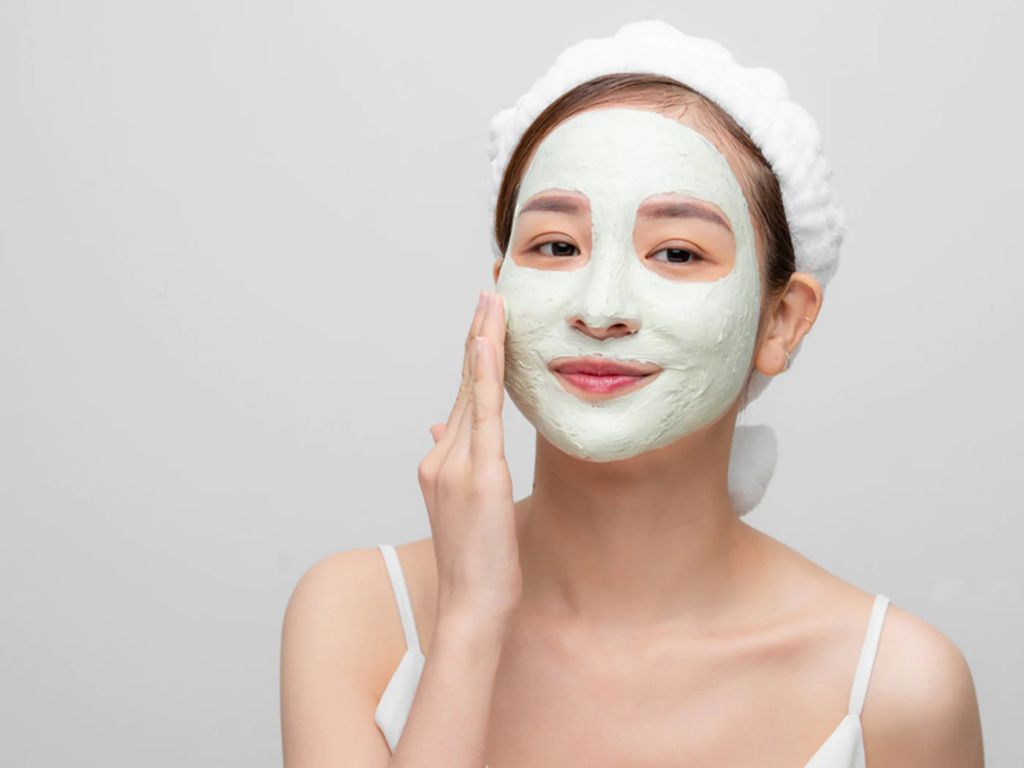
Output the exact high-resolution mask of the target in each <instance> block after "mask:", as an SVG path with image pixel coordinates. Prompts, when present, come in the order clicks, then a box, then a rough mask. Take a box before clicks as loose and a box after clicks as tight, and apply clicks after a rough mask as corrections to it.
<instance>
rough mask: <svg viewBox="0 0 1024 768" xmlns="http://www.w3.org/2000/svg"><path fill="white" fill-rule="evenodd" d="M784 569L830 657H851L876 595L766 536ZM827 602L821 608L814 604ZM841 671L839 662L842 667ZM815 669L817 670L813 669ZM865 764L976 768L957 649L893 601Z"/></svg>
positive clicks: (979, 761)
mask: <svg viewBox="0 0 1024 768" xmlns="http://www.w3.org/2000/svg"><path fill="white" fill-rule="evenodd" d="M765 541H766V542H767V546H768V549H769V551H771V552H772V553H773V555H774V556H775V557H776V559H775V560H773V561H772V562H774V563H776V565H777V567H778V572H779V573H783V574H785V581H784V582H783V584H785V585H786V587H787V588H786V589H785V590H780V591H781V592H784V593H786V594H790V595H794V596H796V597H795V598H794V599H795V600H798V601H799V602H800V603H801V604H804V605H808V606H815V607H814V608H813V610H812V611H811V612H812V613H817V614H818V615H819V616H820V617H821V621H822V623H823V625H824V626H825V627H827V628H829V629H828V632H829V635H830V636H832V637H838V638H845V639H844V640H841V642H840V643H839V644H838V645H835V648H836V655H834V656H833V657H832V658H833V660H834V663H836V664H839V663H840V662H839V660H840V659H849V658H850V649H849V648H848V647H846V646H845V645H844V643H847V644H848V643H849V642H851V639H853V641H854V642H856V644H857V645H858V646H859V645H860V643H861V642H862V641H863V639H864V634H863V632H864V628H865V620H866V618H867V615H868V611H869V610H870V606H871V604H872V603H873V602H874V599H875V596H874V594H872V593H870V592H866V591H865V590H863V589H861V588H860V587H858V586H856V585H854V584H851V583H850V582H847V581H845V580H844V579H842V578H840V577H839V576H836V575H835V574H833V573H831V572H830V571H828V570H826V569H825V568H823V567H821V566H820V565H818V564H817V563H814V562H812V561H811V560H810V559H808V558H807V557H805V556H804V555H803V554H801V553H800V552H798V551H796V550H795V549H792V548H791V547H789V546H788V545H786V544H783V543H782V542H779V541H778V540H775V539H772V538H771V537H766V538H765ZM822 605H826V606H829V608H828V609H827V610H825V611H821V610H820V608H818V607H819V606H822ZM844 669H845V667H844ZM815 674H819V675H820V673H819V672H817V671H816V672H815ZM861 723H862V725H863V731H864V748H865V751H866V758H867V760H866V762H867V765H870V766H872V768H888V766H900V768H902V767H903V766H907V765H927V766H929V767H930V768H945V767H946V766H948V767H949V768H954V766H955V768H981V766H982V765H983V756H982V737H981V722H980V716H979V711H978V702H977V695H976V692H975V687H974V680H973V677H972V675H971V670H970V667H969V666H968V663H967V660H966V658H965V657H964V654H963V653H962V651H961V650H960V648H959V647H957V645H956V644H955V643H954V642H953V641H952V640H951V639H950V638H949V637H948V636H947V635H945V634H944V633H943V632H942V631H940V630H939V629H938V628H936V627H935V626H933V625H932V624H930V623H929V622H928V621H926V620H925V619H923V618H922V617H920V616H918V615H916V614H914V613H912V612H911V611H909V610H907V609H905V608H903V607H902V606H900V605H899V604H898V603H897V602H896V601H895V600H893V602H891V603H890V605H889V606H888V608H887V610H886V615H885V617H884V622H883V624H882V632H881V635H880V637H879V642H878V649H877V652H876V656H875V663H874V666H873V669H872V671H871V676H870V684H869V686H868V691H867V695H866V697H865V700H864V706H863V710H862V712H861Z"/></svg>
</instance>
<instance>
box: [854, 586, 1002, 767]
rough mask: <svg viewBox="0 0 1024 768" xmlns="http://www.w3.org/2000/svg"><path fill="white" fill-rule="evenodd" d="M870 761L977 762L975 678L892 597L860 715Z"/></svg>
mask: <svg viewBox="0 0 1024 768" xmlns="http://www.w3.org/2000/svg"><path fill="white" fill-rule="evenodd" d="M861 720H862V723H863V725H864V744H865V750H866V752H867V763H868V764H869V765H872V766H878V767H879V768H885V766H889V765H892V766H897V765H900V766H902V765H929V766H933V767H934V768H942V767H943V766H949V767H950V768H953V767H954V766H955V767H956V768H974V767H977V768H980V767H981V766H982V765H983V756H982V738H981V722H980V716H979V711H978V701H977V694H976V691H975V687H974V679H973V676H972V675H971V670H970V667H969V666H968V663H967V659H966V658H965V657H964V654H963V652H962V651H961V650H960V648H959V647H957V645H956V644H955V643H954V642H953V641H952V640H951V639H950V638H949V637H947V636H946V635H945V634H943V633H942V632H941V631H940V630H939V629H937V628H936V627H934V626H933V625H931V624H930V623H928V622H927V621H925V620H924V619H923V618H921V617H919V616H917V615H916V614H914V613H912V612H910V611H908V610H906V609H904V608H902V607H900V606H899V605H896V603H892V604H891V605H890V606H889V608H888V611H887V615H886V618H885V623H884V624H883V631H882V634H881V637H880V639H879V643H878V654H877V656H876V658H875V667H874V670H873V671H872V674H871V683H870V686H869V689H868V695H867V698H866V699H865V702H864V710H863V712H862V715H861Z"/></svg>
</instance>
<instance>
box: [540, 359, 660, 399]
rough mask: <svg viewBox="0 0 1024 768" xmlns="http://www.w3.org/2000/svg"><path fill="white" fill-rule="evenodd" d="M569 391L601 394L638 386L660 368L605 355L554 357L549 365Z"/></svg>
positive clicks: (655, 373) (623, 390)
mask: <svg viewBox="0 0 1024 768" xmlns="http://www.w3.org/2000/svg"><path fill="white" fill-rule="evenodd" d="M548 368H549V369H550V370H551V372H552V373H553V374H554V375H555V377H556V378H557V379H558V380H559V381H560V382H562V384H563V385H565V386H566V387H567V388H568V389H569V390H570V391H573V392H575V393H584V394H586V395H587V396H590V397H593V396H597V397H601V396H604V395H607V394H612V393H614V394H622V393H624V392H626V391H632V390H635V389H639V388H640V387H642V386H643V385H644V384H646V383H648V382H649V381H650V380H651V379H653V378H655V377H656V375H657V374H658V373H659V372H660V371H661V368H660V367H658V366H657V365H653V364H651V363H636V362H627V361H620V360H609V359H608V358H606V357H557V358H555V359H554V360H552V361H551V362H550V363H549V364H548Z"/></svg>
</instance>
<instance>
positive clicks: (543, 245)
mask: <svg viewBox="0 0 1024 768" xmlns="http://www.w3.org/2000/svg"><path fill="white" fill-rule="evenodd" d="M549 245H552V246H561V247H558V248H554V249H552V250H554V253H549V252H548V251H545V250H544V249H545V248H547V247H548V246H549ZM566 248H569V249H572V250H574V251H576V253H579V248H577V247H576V246H575V245H573V244H572V243H567V242H565V241H564V240H550V241H548V242H546V243H541V244H540V245H538V246H536V247H535V248H534V250H535V251H540V252H541V253H543V254H544V255H545V256H575V255H576V253H567V252H566V250H565V249H566Z"/></svg>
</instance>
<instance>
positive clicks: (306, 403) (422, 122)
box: [0, 0, 1024, 768]
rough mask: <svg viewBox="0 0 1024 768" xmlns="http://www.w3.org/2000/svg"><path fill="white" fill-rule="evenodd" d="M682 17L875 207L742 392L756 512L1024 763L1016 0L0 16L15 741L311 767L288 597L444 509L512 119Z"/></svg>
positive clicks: (10, 730)
mask: <svg viewBox="0 0 1024 768" xmlns="http://www.w3.org/2000/svg"><path fill="white" fill-rule="evenodd" d="M650 17H653V18H662V19H664V20H666V21H668V22H670V23H672V24H674V25H676V26H678V27H679V28H680V29H682V30H683V31H685V32H687V33H689V34H696V35H700V36H705V37H711V38H714V39H715V40H718V41H719V42H721V43H722V44H724V45H725V46H726V47H727V48H729V49H730V50H731V51H732V52H733V54H734V55H735V56H736V58H737V59H738V60H739V61H740V62H741V63H742V64H744V65H747V66H754V65H763V66H769V67H772V68H774V69H777V70H778V71H779V72H780V73H781V74H782V75H783V76H784V77H785V78H786V80H787V81H788V83H789V86H790V90H791V94H792V96H793V97H794V98H795V99H796V100H797V101H798V102H800V103H801V104H802V105H804V106H805V107H807V109H808V110H809V111H810V112H811V113H812V114H813V115H815V117H816V118H817V119H818V122H819V124H820V126H821V129H822V133H823V136H824V140H825V143H826V149H827V151H828V154H829V157H830V159H831V161H832V164H833V167H834V169H835V176H834V180H835V184H836V188H837V191H838V193H839V195H840V198H841V200H842V201H843V203H844V204H845V206H846V208H847V214H848V220H849V234H848V236H847V240H846V243H845V245H844V249H843V252H842V255H841V263H840V267H839V271H838V273H837V275H836V277H835V279H834V280H833V281H832V283H831V284H830V285H829V286H828V289H827V291H826V299H825V303H824V306H823V310H822V313H821V315H820V317H819V320H818V323H817V326H816V328H815V330H814V332H813V333H812V334H811V336H810V337H809V338H808V340H807V341H806V342H805V343H804V345H803V349H802V352H801V354H800V356H799V358H798V359H797V360H795V361H794V365H793V368H792V369H791V371H790V372H789V373H788V374H785V375H784V376H783V377H782V378H781V380H779V381H776V382H775V383H774V384H773V385H772V386H771V387H769V388H768V390H767V391H766V393H765V394H764V395H763V396H762V397H761V398H759V399H758V400H757V401H755V403H754V404H752V405H751V407H750V408H749V409H748V411H747V414H746V416H745V417H744V418H745V421H746V422H747V423H758V422H762V421H765V422H768V423H771V424H772V425H773V426H774V427H775V428H776V430H777V431H778V435H779V441H780V457H779V465H778V469H777V471H776V475H775V478H774V480H773V481H772V483H771V486H770V487H769V489H768V493H767V495H766V497H765V499H764V501H763V502H762V504H761V505H760V506H759V507H758V508H757V509H756V510H755V511H754V512H752V513H751V514H750V515H749V516H748V517H747V518H746V519H747V520H748V521H749V522H751V524H753V525H755V526H757V527H759V528H761V529H763V530H766V531H767V532H769V533H771V534H772V535H774V536H776V537H778V538H780V539H781V540H783V541H785V542H786V543H787V544H789V545H791V546H793V547H795V548H796V549H798V550H800V551H801V552H803V553H804V554H806V555H807V556H808V557H810V558H811V559H812V560H815V561H816V562H818V563H820V564H822V565H823V566H824V567H826V568H828V569H829V570H831V571H833V572H834V573H836V574H838V575H840V576H842V577H843V578H845V579H847V580H849V581H851V582H853V583H855V584H857V585H858V586H860V587H861V588H863V589H866V590H869V591H873V592H882V593H884V594H886V595H888V596H889V597H891V598H892V599H893V601H894V602H895V603H896V604H898V605H900V606H902V607H903V608H906V609H907V610H910V611H912V612H914V613H916V614H918V615H919V616H921V617H923V618H924V619H925V620H927V621H929V622H930V623H932V624H933V625H934V626H936V627H938V628H939V629H940V630H942V631H943V632H944V633H946V634H947V635H948V636H949V637H950V638H951V639H952V640H953V641H954V642H955V643H956V644H957V645H958V646H959V647H960V648H961V649H962V650H963V652H964V654H965V655H966V657H967V659H968V661H969V663H970V665H971V668H972V670H973V673H974V677H975V682H976V684H977V688H978V696H979V701H980V707H981V713H982V719H983V728H984V735H985V748H986V757H987V759H988V764H989V765H991V766H995V768H1002V767H1003V766H1006V767H1007V768H1008V767H1009V766H1019V765H1021V764H1022V762H1024V756H1022V754H1021V746H1020V744H1021V742H1020V735H1019V729H1020V723H1019V720H1020V715H1021V709H1020V690H1021V688H1022V687H1024V662H1022V658H1021V650H1020V649H1021V647H1022V646H1024V630H1022V621H1024V588H1022V585H1024V568H1022V563H1021V560H1022V558H1021V544H1022V541H1024V537H1022V534H1024V521H1022V513H1024V503H1022V500H1021V496H1020V486H1019V483H1018V482H1017V480H1018V477H1019V476H1018V475H1017V473H1018V472H1019V471H1020V467H1021V464H1022V459H1024V455H1022V453H1024V452H1022V449H1021V441H1020V434H1021V429H1022V426H1024V424H1022V421H1024V419H1022V409H1021V406H1020V401H1019V400H1018V397H1019V392H1020V382H1021V374H1022V354H1021V346H1022V345H1021V343H1020V338H1019V337H1020V332H1021V330H1022V328H1024V312H1022V309H1021V303H1022V299H1024V292H1022V289H1021V284H1022V279H1024V254H1022V247H1021V234H1020V232H1021V230H1020V225H1021V204H1022V182H1021V179H1022V171H1024V168H1022V162H1021V150H1020V141H1021V138H1020V126H1021V120H1022V117H1024V114H1022V107H1021V100H1020V86H1019V73H1020V72H1021V71H1022V69H1024V62H1022V61H1021V56H1020V54H1019V51H1020V47H1019V30H1020V25H1021V22H1022V15H1021V11H1020V6H1019V5H1014V4H1011V3H1010V2H1008V1H1007V2H996V1H994V0H988V1H987V2H980V3H979V2H972V3H968V2H952V1H950V0H945V1H943V0H932V1H931V2H901V3H892V2H883V0H862V1H861V2H857V3H836V2H823V1H822V0H806V1H803V0H800V1H797V0H783V1H782V2H775V3H755V2H746V3H738V2H715V3H707V2H705V3H697V2H693V3H686V2H640V3H635V4H630V5H627V4H626V3H621V2H620V3H610V2H597V3H595V2H564V3H551V2H549V1H548V0H545V1H544V2H534V1H533V0H520V1H518V2H514V3H510V4H503V5H499V4H495V3H475V2H462V3H459V4H452V5H447V6H446V5H444V4H437V3H426V4H413V3H408V4H406V5H404V6H403V5H399V6H396V5H395V4H392V3H381V4H373V3H369V4H365V3H364V4H358V5H356V6H352V5H351V4H343V3H340V2H323V1H322V0H301V1H299V2H276V3H274V2H266V1H265V0H260V1H259V2H256V1H254V0H247V1H246V2H242V1H241V0H236V1H235V2H230V1H229V0H202V1H201V2H200V1H198V0H179V1H178V2H173V3H170V2H163V3H155V2H138V1H137V0H124V1H123V2H112V1H110V0H103V1H102V2H100V1H97V2H91V3H73V2H62V3H59V2H48V1H46V0H34V1H33V2H26V1H24V0H5V2H3V3H2V4H0V96H2V98H0V520H2V526H3V527H2V534H0V584H2V602H0V632H2V637H3V654H2V662H0V723H2V725H0V733H2V735H0V762H2V763H3V764H5V765H12V766H13V765H18V766H67V765H88V766H140V765H145V766H150V767H151V768H162V767H163V766H168V767H169V766H175V767H177V766H183V765H188V766H225V765H230V766H235V765H237V766H274V765H279V764H280V760H281V756H280V724H279V701H278V695H279V690H278V674H279V651H280V629H281V622H282V619H283V615H284V609H285V605H286V603H287V599H288V596H289V594H290V593H291V590H292V588H293V587H294V585H295V583H296V582H297V580H298V579H299V577H300V576H301V575H302V573H303V572H304V571H305V570H306V569H308V568H309V567H310V566H311V565H312V564H313V563H315V562H316V561H317V560H319V559H320V558H322V557H325V556H327V555H329V554H331V553H333V552H337V551H339V550H344V549H350V548H354V547H368V546H373V545H375V544H377V543H378V542H382V541H390V542H393V543H396V544H397V543H402V542H405V541H408V540H411V539H415V538H420V537H423V536H427V535H429V532H430V531H429V525H428V521H427V517H426V512H425V509H424V506H423V503H422V499H421V496H420V490H419V487H418V484H417V479H416V467H417V465H418V463H419V461H420V459H421V458H422V457H423V455H424V454H425V453H426V451H428V450H429V448H430V446H431V445H432V443H431V439H430V435H429V434H428V426H429V425H430V424H431V423H433V422H437V421H443V420H444V419H445V417H446V416H447V413H448V409H449V408H450V406H451V403H452V399H453V397H454V393H455V389H456V385H457V382H458V377H459V369H460V366H461V355H462V343H463V338H464V335H465V332H466V328H467V326H468V323H469V319H470V317H471V315H472V311H473V306H474V303H475V301H476V295H477V291H478V290H479V289H481V288H484V287H487V286H489V285H491V282H490V280H491V278H490V268H491V256H490V250H489V247H488V243H487V239H488V237H489V228H488V227H489V222H488V220H487V211H486V197H485V190H486V180H487V174H488V165H487V153H486V146H487V139H488V137H487V124H488V121H489V119H490V117H491V116H492V115H493V114H494V113H495V112H497V111H498V110H499V109H501V108H503V107H505V106H508V105H510V104H512V103H513V101H514V100H515V99H516V98H517V97H518V96H519V95H520V94H521V93H522V92H523V91H524V90H525V89H526V88H527V87H528V86H529V85H530V83H532V82H533V80H534V79H535V78H537V77H538V76H540V75H541V74H542V73H543V72H544V71H545V70H546V69H547V67H548V66H549V65H550V64H551V62H552V61H553V59H554V57H555V56H556V55H557V53H558V52H560V51H561V50H562V49H564V48H565V47H566V46H568V45H570V44H572V43H574V42H576V41H578V40H581V39H583V38H586V37H596V36H605V35H609V34H612V33H613V32H614V31H615V30H616V29H618V27H619V26H620V25H621V24H622V23H624V22H627V21H632V20H636V19H640V18H650ZM505 413H506V424H507V442H508V453H509V457H510V462H511V464H512V471H513V478H514V480H515V483H516V498H520V497H522V496H524V495H526V494H527V493H529V489H530V482H531V480H530V478H531V473H532V458H533V435H534V432H533V429H532V428H531V427H530V425H529V424H528V423H527V422H526V421H525V420H524V419H523V418H522V416H521V415H520V414H519V413H518V411H516V409H515V406H514V405H513V404H512V403H511V402H510V401H508V400H507V399H506V409H505Z"/></svg>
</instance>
